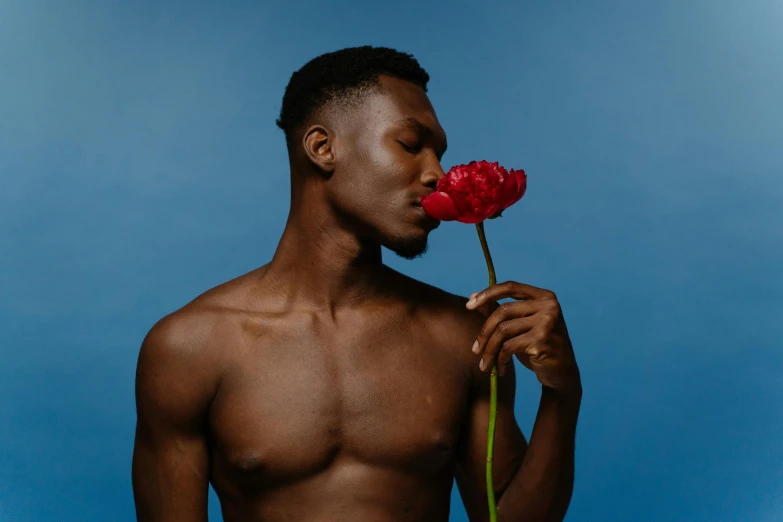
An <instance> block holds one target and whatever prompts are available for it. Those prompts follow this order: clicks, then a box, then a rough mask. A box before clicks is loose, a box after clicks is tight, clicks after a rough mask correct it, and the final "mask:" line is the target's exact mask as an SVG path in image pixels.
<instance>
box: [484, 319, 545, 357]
mask: <svg viewBox="0 0 783 522" xmlns="http://www.w3.org/2000/svg"><path fill="white" fill-rule="evenodd" d="M535 324H536V321H535V319H534V318H533V317H532V316H529V317H521V318H519V319H512V320H510V321H504V322H502V323H500V324H499V325H498V327H497V328H496V329H495V332H494V333H493V334H492V335H491V336H490V338H489V340H488V341H487V344H486V346H485V347H484V350H483V352H482V353H481V357H482V360H483V364H482V365H481V367H482V368H489V367H490V366H492V362H493V361H494V360H495V359H496V358H497V357H498V355H499V354H500V353H501V351H503V350H504V347H505V348H506V349H507V348H508V347H509V346H510V345H509V344H506V342H507V341H508V340H510V339H512V338H514V337H516V336H518V335H521V334H523V333H526V332H528V331H530V330H532V329H533V328H534V327H535ZM506 360H508V357H507V358H506Z"/></svg>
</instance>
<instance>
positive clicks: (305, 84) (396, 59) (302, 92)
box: [276, 45, 430, 152]
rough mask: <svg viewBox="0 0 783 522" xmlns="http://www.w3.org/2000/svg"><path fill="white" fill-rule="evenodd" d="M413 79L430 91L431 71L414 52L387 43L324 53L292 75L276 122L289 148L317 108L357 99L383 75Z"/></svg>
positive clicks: (410, 80)
mask: <svg viewBox="0 0 783 522" xmlns="http://www.w3.org/2000/svg"><path fill="white" fill-rule="evenodd" d="M381 74H384V75H389V76H395V77H397V78H400V79H402V80H406V81H409V82H411V83H414V84H416V85H418V86H419V87H421V88H422V89H424V92H427V82H428V81H429V80H430V75H429V74H427V72H426V71H425V70H424V69H422V67H421V66H420V65H419V62H418V61H416V59H415V58H414V57H413V55H412V54H408V53H403V52H400V51H396V50H394V49H389V48H388V47H372V46H370V45H365V46H361V47H348V48H345V49H341V50H339V51H333V52H330V53H326V54H322V55H320V56H318V57H316V58H313V59H312V60H310V61H309V62H307V63H306V64H305V65H304V66H302V68H301V69H299V70H298V71H296V72H295V73H294V74H293V75H291V79H290V80H289V81H288V86H287V87H286V89H285V94H284V95H283V105H282V107H281V109H280V118H278V119H277V121H276V123H277V126H278V127H280V128H281V129H283V132H284V133H285V139H286V146H287V147H288V150H289V152H291V151H293V150H294V145H295V139H296V132H297V130H299V128H300V127H301V126H303V125H304V124H305V123H307V121H308V119H309V118H310V116H311V115H312V114H313V113H314V112H315V111H317V110H318V109H320V108H322V107H323V106H325V105H326V104H327V103H331V102H335V101H337V102H342V101H352V100H356V99H357V98H358V97H359V96H360V95H361V94H363V93H365V92H367V91H368V90H371V89H372V88H374V87H377V86H379V85H380V84H379V82H378V77H379V76H380V75H381Z"/></svg>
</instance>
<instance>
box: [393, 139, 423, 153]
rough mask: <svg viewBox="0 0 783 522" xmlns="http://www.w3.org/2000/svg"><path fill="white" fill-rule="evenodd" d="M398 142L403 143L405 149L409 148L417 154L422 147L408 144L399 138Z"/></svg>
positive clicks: (409, 150) (408, 149)
mask: <svg viewBox="0 0 783 522" xmlns="http://www.w3.org/2000/svg"><path fill="white" fill-rule="evenodd" d="M397 143H399V144H400V145H402V148H404V149H405V150H407V151H408V152H410V153H411V154H416V153H418V152H419V151H420V150H421V147H411V146H409V145H407V144H406V143H405V142H402V141H399V140H398V141H397Z"/></svg>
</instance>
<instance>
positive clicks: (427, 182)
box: [421, 160, 446, 190]
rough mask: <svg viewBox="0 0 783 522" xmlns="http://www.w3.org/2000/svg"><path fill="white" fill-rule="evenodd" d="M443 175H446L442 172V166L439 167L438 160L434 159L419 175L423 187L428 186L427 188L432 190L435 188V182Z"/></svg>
mask: <svg viewBox="0 0 783 522" xmlns="http://www.w3.org/2000/svg"><path fill="white" fill-rule="evenodd" d="M445 175H446V173H445V172H443V167H441V166H440V162H439V161H437V160H436V161H435V162H434V163H433V164H432V165H431V166H430V167H429V168H428V169H426V170H425V171H424V173H423V174H422V175H421V183H422V184H423V185H424V186H425V187H428V188H431V189H432V190H435V184H436V183H437V182H438V180H439V179H440V178H442V177H443V176H445Z"/></svg>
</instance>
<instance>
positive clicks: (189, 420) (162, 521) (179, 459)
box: [132, 326, 212, 522]
mask: <svg viewBox="0 0 783 522" xmlns="http://www.w3.org/2000/svg"><path fill="white" fill-rule="evenodd" d="M156 328H157V326H156ZM204 363H205V361H204V360H203V356H202V355H201V354H199V353H198V352H197V351H196V350H195V349H194V348H193V347H184V346H177V343H176V342H174V340H172V339H171V338H170V337H169V336H167V335H166V333H165V332H160V331H157V332H156V331H155V328H153V331H151V332H150V334H149V335H148V336H147V338H146V339H145V341H144V344H143V345H142V348H141V353H140V354H139V361H138V366H137V370H136V413H137V422H136V437H135V441H134V448H133V463H132V480H133V493H134V500H135V503H136V516H137V520H139V521H141V522H169V521H171V522H173V521H177V522H206V520H207V498H208V491H209V450H208V445H207V430H208V424H207V412H208V408H209V402H210V400H211V395H210V387H211V385H212V382H211V379H210V376H209V375H208V374H207V373H205V372H206V370H207V369H206V368H205V365H204Z"/></svg>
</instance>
